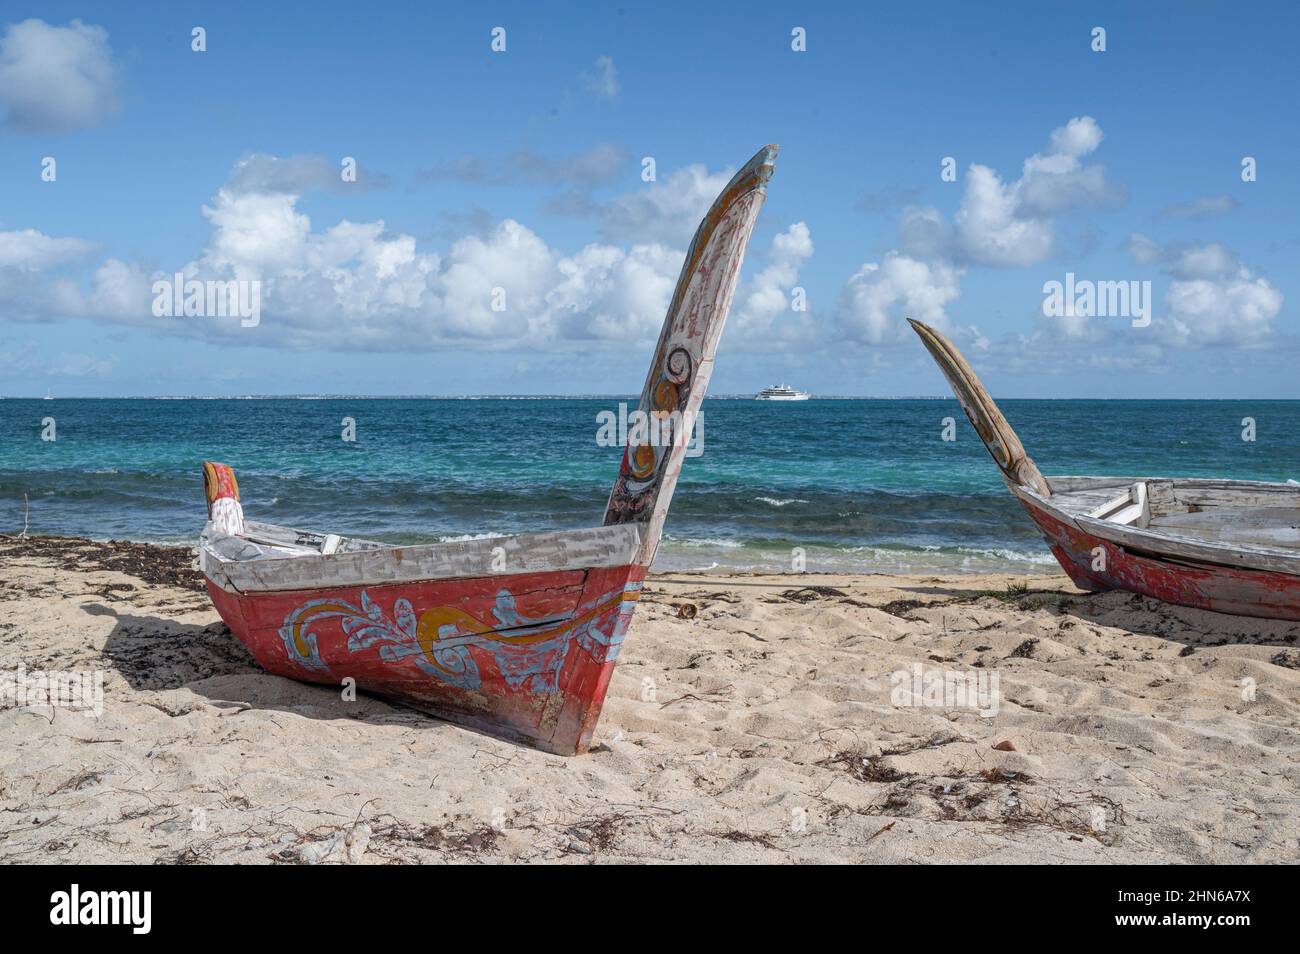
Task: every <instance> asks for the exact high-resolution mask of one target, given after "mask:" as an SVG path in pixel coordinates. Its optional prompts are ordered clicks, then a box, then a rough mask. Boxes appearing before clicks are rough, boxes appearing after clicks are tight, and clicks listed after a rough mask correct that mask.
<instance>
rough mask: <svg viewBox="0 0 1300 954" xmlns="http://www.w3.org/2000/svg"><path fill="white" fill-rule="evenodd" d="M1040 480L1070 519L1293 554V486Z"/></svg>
mask: <svg viewBox="0 0 1300 954" xmlns="http://www.w3.org/2000/svg"><path fill="white" fill-rule="evenodd" d="M1047 481H1048V485H1049V486H1050V487H1051V490H1052V496H1051V498H1050V501H1049V502H1050V503H1051V504H1052V505H1053V506H1055V507H1057V508H1058V509H1060V510H1062V511H1064V512H1065V513H1067V514H1069V515H1070V516H1074V517H1089V518H1092V519H1094V520H1100V521H1104V522H1106V523H1111V524H1115V525H1116V526H1121V527H1137V528H1140V529H1143V530H1150V531H1154V532H1157V533H1162V534H1165V535H1167V536H1170V537H1181V538H1184V539H1187V540H1195V541H1207V542H1213V543H1220V544H1229V545H1242V546H1258V547H1281V548H1284V549H1291V550H1300V484H1293V483H1286V484H1274V483H1264V482H1260V481H1250V480H1211V479H1198V478H1175V479H1168V478H1156V477H1148V478H1134V477H1049V478H1047Z"/></svg>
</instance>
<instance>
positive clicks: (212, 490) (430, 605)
mask: <svg viewBox="0 0 1300 954" xmlns="http://www.w3.org/2000/svg"><path fill="white" fill-rule="evenodd" d="M776 155H777V147H776V146H766V147H764V148H763V149H761V150H760V151H759V152H758V154H757V155H755V156H754V158H752V159H751V160H750V161H749V162H748V163H747V164H746V165H745V167H744V168H743V169H741V170H740V172H738V173H737V174H736V176H735V177H734V178H733V179H732V180H731V182H730V183H728V185H727V187H726V188H725V189H723V191H722V194H721V195H719V196H718V198H717V201H715V202H714V203H713V206H712V208H710V209H709V212H708V214H707V215H706V216H705V217H704V221H703V222H701V223H700V227H699V229H698V231H697V232H696V233H695V238H694V240H693V241H692V242H691V246H690V249H689V251H688V252H687V254H686V262H685V264H684V265H683V266H682V272H681V276H680V277H679V278H678V281H677V288H676V291H675V292H674V294H673V298H672V303H671V304H670V305H669V307H668V315H667V317H666V318H665V320H664V324H663V329H662V331H661V332H660V335H659V343H658V346H657V347H656V348H655V352H654V359H653V361H652V362H651V365H650V372H649V374H648V376H647V377H646V381H645V387H644V389H643V390H642V392H641V403H640V406H639V408H638V410H639V411H640V412H641V414H643V415H647V416H649V417H651V418H653V419H655V420H656V421H657V422H658V424H657V426H655V427H653V428H650V431H651V433H650V434H648V435H647V434H643V433H642V432H643V430H644V429H640V428H634V429H632V435H631V439H633V440H637V441H638V443H636V444H632V443H629V446H627V447H626V448H624V453H623V461H622V465H621V467H620V469H619V473H618V477H617V479H616V481H615V483H614V489H613V491H612V493H611V494H610V497H609V502H608V504H607V506H606V509H605V519H604V524H603V526H600V527H596V528H593V529H590V530H573V531H566V532H559V533H528V534H519V535H517V536H506V537H493V538H487V539H478V540H471V541H468V542H464V543H444V544H435V545H430V546H406V547H403V546H388V545H384V544H379V543H373V542H369V541H366V540H357V539H348V538H344V537H340V536H337V535H334V534H323V533H314V532H309V531H301V530H291V529H288V528H285V527H278V526H273V525H270V524H264V523H257V522H254V521H252V520H248V519H245V517H244V513H243V507H242V505H241V503H240V500H239V487H238V485H237V484H236V481H235V474H234V472H233V471H232V470H231V469H230V468H229V467H228V466H226V465H224V464H218V463H213V462H208V463H205V464H204V465H203V469H204V482H205V487H206V491H207V498H208V522H207V525H206V526H205V527H204V530H203V534H202V537H201V540H200V561H201V565H202V568H203V573H204V576H205V577H206V579H207V587H208V592H209V593H210V594H211V595H212V601H213V603H214V604H215V605H216V607H217V611H218V612H219V613H220V614H221V618H222V619H223V620H225V622H226V624H227V625H228V626H229V627H230V629H231V631H232V632H233V633H234V634H235V636H236V637H237V638H238V639H239V640H240V641H241V642H242V643H243V644H244V645H245V646H247V647H248V649H249V650H250V651H251V652H252V654H253V657H254V658H255V659H256V660H257V662H258V663H259V664H260V665H261V666H262V667H263V668H265V669H266V670H268V671H269V672H272V673H275V674H277V675H281V676H288V677H290V678H292V679H299V680H304V681H308V682H316V683H325V684H330V685H334V686H343V685H347V682H346V681H347V680H349V679H351V680H354V682H353V685H355V687H356V688H357V689H360V690H362V691H368V692H372V693H375V694H378V695H384V696H391V697H394V698H397V699H400V700H402V701H404V702H407V703H409V704H411V705H413V706H415V707H417V708H421V709H424V710H428V711H430V712H433V713H435V714H437V715H441V716H445V717H447V718H448V719H451V720H453V721H456V722H460V723H463V724H466V725H469V726H472V727H475V728H478V729H482V730H485V731H488V732H492V733H495V734H499V735H504V736H507V737H509V738H512V739H517V740H520V741H525V742H529V743H531V744H533V745H536V746H538V747H539V748H542V749H546V750H547V751H551V752H558V753H561V754H566V755H572V754H575V753H579V752H583V751H586V749H587V748H588V746H589V745H590V742H591V736H592V732H593V731H594V729H595V727H596V721H597V719H598V718H599V716H600V709H601V704H602V702H603V701H604V698H605V691H606V689H607V688H608V686H609V681H610V677H611V676H612V675H613V672H614V665H615V663H616V661H617V660H618V654H619V647H620V646H621V645H622V643H623V637H624V635H625V634H626V632H627V628H628V623H629V622H630V621H631V619H632V613H633V610H635V609H636V604H637V600H638V598H639V597H640V595H641V585H642V581H643V580H644V579H645V576H646V572H647V570H648V569H649V567H650V562H651V560H653V558H654V554H655V549H656V548H657V547H658V545H659V536H660V533H661V532H662V530H663V524H664V518H665V517H666V516H667V514H668V505H669V502H670V501H671V500H672V496H673V489H674V487H675V486H676V484H677V478H678V475H679V474H680V472H681V467H682V461H683V457H684V455H685V452H686V444H687V442H688V441H689V439H690V433H691V429H692V425H693V423H694V421H695V418H696V415H697V414H698V412H699V408H700V402H701V401H702V400H703V399H704V393H705V390H706V389H707V388H708V384H709V376H710V375H711V374H712V372H713V355H714V351H715V349H716V347H717V344H718V338H719V337H720V336H721V334H722V326H723V323H724V322H725V320H726V316H727V310H728V309H729V307H730V305H731V297H732V293H733V292H734V291H735V287H736V279H737V276H738V275H739V273H740V266H741V262H742V260H743V259H744V255H745V247H746V245H747V244H748V242H749V236H750V232H751V231H752V229H753V226H754V221H755V219H756V218H757V217H758V212H759V209H760V208H761V206H762V204H763V199H764V197H765V195H766V185H767V181H768V179H769V178H770V177H771V175H772V170H773V167H774V164H775V161H776ZM643 438H648V439H644V440H643Z"/></svg>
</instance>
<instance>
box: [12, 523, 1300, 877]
mask: <svg viewBox="0 0 1300 954" xmlns="http://www.w3.org/2000/svg"><path fill="white" fill-rule="evenodd" d="M0 605H2V606H3V607H4V610H5V612H4V615H3V621H0V670H2V671H3V672H4V673H6V674H7V679H8V681H7V682H6V683H5V685H6V687H9V688H10V689H12V686H13V685H14V682H13V680H14V674H15V673H16V672H19V671H21V672H22V673H23V674H24V678H28V679H30V678H32V677H33V676H34V675H35V674H37V673H40V672H59V673H70V672H75V673H79V674H81V673H84V674H92V673H99V674H101V676H102V705H101V706H100V708H101V709H102V711H101V713H100V714H99V715H98V717H94V716H93V713H88V712H84V711H76V710H72V709H68V708H51V707H49V706H48V705H29V706H18V705H16V704H15V700H14V697H13V693H12V691H11V692H10V694H9V696H7V697H6V698H5V699H4V701H3V708H0V740H2V744H0V861H4V862H45V863H71V862H115V863H117V862H135V863H152V862H168V863H174V862H190V863H202V862H235V863H256V864H266V863H335V862H344V863H361V864H384V863H444V862H447V863H457V862H468V863H499V862H517V861H524V862H567V863H593V862H629V861H637V862H742V863H745V862H776V863H798V862H826V863H837V862H878V863H927V862H929V863H944V862H947V863H952V862H979V863H1005V862H1038V863H1050V862H1055V861H1068V862H1083V863H1135V862H1136V863H1151V864H1169V863H1182V862H1215V863H1217V862H1249V863H1260V862H1295V861H1297V860H1300V842H1298V840H1297V838H1298V836H1297V832H1300V642H1298V640H1297V637H1298V636H1300V625H1297V624H1295V623H1279V622H1270V621H1263V620H1252V619H1244V618H1234V617H1229V616H1221V615H1216V614H1212V613H1206V612H1201V611H1197V610H1190V609H1182V608H1179V607H1173V606H1169V605H1166V604H1163V603H1159V602H1156V601H1153V600H1149V599H1144V598H1141V597H1137V596H1134V595H1131V594H1128V593H1110V594H1104V595H1087V594H1083V593H1080V592H1079V591H1078V590H1076V589H1074V588H1073V587H1072V586H1071V585H1070V584H1069V582H1068V581H1067V580H1066V578H1065V577H1064V576H1060V575H1043V576H1033V577H1023V576H1021V577H1012V576H989V575H985V576H944V577H938V576H886V575H878V576H854V577H846V576H832V575H821V574H800V575H793V574H791V575H784V576H760V575H744V574H731V575H712V574H711V575H698V576H697V575H685V574H659V575H655V576H652V578H651V580H650V582H649V584H648V586H647V590H646V596H645V598H644V600H643V603H642V606H641V608H640V609H639V610H638V613H637V616H636V618H635V620H634V621H633V624H632V629H631V632H630V634H629V636H628V639H627V642H626V645H625V650H624V655H623V657H622V661H621V663H620V665H619V668H618V670H617V672H616V675H615V678H614V682H613V685H612V687H611V688H610V691H609V695H608V698H607V701H606V705H605V710H604V714H603V716H602V719H601V722H600V725H599V727H598V729H597V734H596V743H597V744H596V746H595V749H594V751H593V752H591V753H590V754H589V755H586V756H581V757H577V758H562V757H558V756H553V755H547V754H544V753H541V752H538V751H534V750H531V749H527V748H522V747H519V746H516V745H512V744H510V743H507V742H504V741H500V740H498V739H494V738H492V737H490V736H486V735H482V734H479V733H475V732H472V731H468V730H466V729H462V728H459V727H457V726H454V725H451V724H449V723H446V722H442V721H439V720H437V719H434V718H431V717H429V716H427V715H424V714H422V713H419V712H416V711H414V710H411V709H408V708H405V707H402V706H396V705H391V704H389V703H386V702H384V701H382V700H379V699H375V698H368V697H366V696H361V697H360V698H358V699H357V700H356V701H345V700H344V699H342V698H340V693H338V692H337V691H334V690H331V689H328V688H323V687H317V686H308V685H302V684H298V683H294V682H291V681H288V680H284V679H281V678H277V677H274V676H270V675H267V674H265V673H263V672H262V671H261V670H259V669H258V668H257V667H256V666H255V665H254V664H253V663H252V661H251V658H250V657H249V656H248V654H247V653H246V652H245V651H244V649H243V647H242V646H240V645H239V643H238V642H237V641H235V639H234V638H233V637H232V636H231V635H230V634H229V631H228V630H227V629H226V627H225V626H224V624H222V623H221V622H220V621H219V619H218V617H217V614H216V612H215V611H214V610H213V608H212V605H211V603H210V601H209V599H208V596H207V594H206V592H205V591H204V589H203V587H202V582H201V578H200V577H199V575H198V573H197V571H196V570H195V569H194V568H193V554H192V552H191V551H189V550H186V549H183V548H181V549H167V548H160V547H152V546H147V545H142V544H103V543H91V542H89V541H84V540H71V539H61V538H35V539H31V540H26V541H23V540H18V539H17V538H15V537H2V536H0ZM936 674H937V675H936ZM945 678H946V679H948V681H949V689H950V690H951V689H952V687H953V686H957V685H961V686H965V687H969V688H972V689H975V690H976V691H975V692H974V693H972V694H970V695H969V696H967V697H959V696H954V695H953V694H952V692H951V691H950V692H949V694H948V695H947V696H945V695H944V693H943V691H942V690H943V688H944V687H943V686H942V685H941V684H940V683H941V681H942V680H943V679H945ZM87 684H88V685H89V684H90V682H89V677H88V682H87ZM936 686H937V687H938V688H937V689H936V688H935V687H936ZM931 690H934V691H931ZM89 698H90V696H87V699H89Z"/></svg>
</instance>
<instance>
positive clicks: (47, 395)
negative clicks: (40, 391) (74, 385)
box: [45, 388, 54, 401]
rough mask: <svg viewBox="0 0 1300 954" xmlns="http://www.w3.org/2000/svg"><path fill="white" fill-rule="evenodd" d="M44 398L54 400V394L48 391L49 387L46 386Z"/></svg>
mask: <svg viewBox="0 0 1300 954" xmlns="http://www.w3.org/2000/svg"><path fill="white" fill-rule="evenodd" d="M45 400H47V401H53V400H54V395H52V394H51V393H50V389H49V388H46V389H45Z"/></svg>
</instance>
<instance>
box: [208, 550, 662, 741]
mask: <svg viewBox="0 0 1300 954" xmlns="http://www.w3.org/2000/svg"><path fill="white" fill-rule="evenodd" d="M644 578H645V568H644V567H641V566H635V565H632V566H623V567H615V568H602V569H590V570H567V571H554V572H545V573H532V574H524V575H514V576H487V577H480V578H475V579H455V580H436V581H423V582H416V583H392V584H382V585H373V586H364V587H352V588H336V587H331V588H330V589H328V590H324V589H321V590H300V591H290V592H266V593H251V594H241V593H232V592H229V591H227V590H225V589H222V588H221V587H220V586H218V585H217V584H216V583H214V582H212V581H211V580H208V592H209V593H210V594H211V595H212V601H213V603H214V604H216V607H217V611H218V612H219V613H220V614H221V617H222V619H224V620H225V621H226V624H227V625H228V626H230V628H231V630H232V631H233V632H234V634H235V636H236V637H237V638H238V639H239V641H240V642H242V643H243V644H244V645H245V646H247V647H248V649H249V651H250V652H251V653H252V654H253V657H254V658H255V659H256V660H257V662H258V664H259V665H260V666H262V667H263V668H264V669H266V670H267V671H268V672H271V673H274V674H276V675H280V676H287V677H289V678H291V679H297V680H301V681H308V682H315V683H321V684H324V685H332V686H335V687H337V688H338V691H340V692H343V691H344V690H345V689H346V688H348V687H349V686H350V685H354V686H355V688H356V689H357V690H360V691H361V692H368V693H372V694H375V695H380V696H386V697H389V698H393V699H396V700H399V701H401V702H404V703H406V704H409V705H411V706H412V707H414V708H418V709H421V710H425V711H430V712H432V713H434V714H436V715H438V716H440V717H442V718H446V719H449V720H450V721H453V722H456V723H459V724H462V725H466V726H469V727H471V728H476V729H481V730H484V731H488V732H491V733H492V734H495V735H505V736H507V737H510V738H512V739H514V740H516V741H522V742H527V743H529V744H531V745H535V746H537V747H538V748H541V749H544V750H546V751H550V752H556V753H560V754H564V755H575V754H579V753H582V752H585V751H587V749H588V748H589V746H590V744H591V737H592V733H593V731H594V729H595V727H596V722H597V720H598V719H599V717H600V710H601V706H602V704H603V702H604V699H605V692H606V690H607V689H608V688H609V682H610V677H611V676H612V674H613V671H614V665H615V662H616V661H617V658H618V652H619V648H620V646H621V645H622V642H623V637H624V635H625V633H626V632H627V628H628V624H629V622H630V621H631V617H632V613H633V611H634V610H635V608H636V604H637V600H638V599H639V598H640V591H641V584H642V581H643V580H644ZM349 679H351V680H354V681H355V682H354V683H348V682H347V681H346V680H349Z"/></svg>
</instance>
